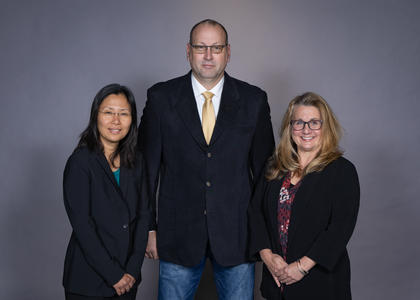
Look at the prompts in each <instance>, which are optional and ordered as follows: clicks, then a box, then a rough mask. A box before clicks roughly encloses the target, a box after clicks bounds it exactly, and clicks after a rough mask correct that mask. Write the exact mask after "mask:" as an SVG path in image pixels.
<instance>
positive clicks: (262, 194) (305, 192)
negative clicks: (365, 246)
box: [249, 158, 360, 300]
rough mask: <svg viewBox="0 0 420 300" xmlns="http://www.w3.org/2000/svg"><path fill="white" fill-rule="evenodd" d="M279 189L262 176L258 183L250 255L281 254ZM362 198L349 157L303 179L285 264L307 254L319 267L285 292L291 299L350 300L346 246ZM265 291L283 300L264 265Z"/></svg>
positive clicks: (252, 211)
mask: <svg viewBox="0 0 420 300" xmlns="http://www.w3.org/2000/svg"><path fill="white" fill-rule="evenodd" d="M281 184H282V180H272V181H269V182H267V180H266V179H265V178H263V177H261V180H260V182H259V183H258V187H257V189H256V191H255V194H254V197H253V199H252V201H251V205H250V208H249V217H250V231H251V234H250V251H251V253H252V254H257V253H258V252H259V251H260V250H261V249H266V248H268V249H271V250H272V251H273V253H277V254H280V255H282V254H281V253H282V250H281V246H280V242H279V234H278V229H277V228H278V227H277V201H278V199H279V193H280V188H281ZM359 195H360V192H359V181H358V177H357V173H356V169H355V168H354V166H353V164H352V163H351V162H349V161H348V160H346V159H345V158H339V159H337V160H335V161H334V162H332V163H330V164H329V165H328V166H327V167H326V168H325V169H324V170H323V171H321V172H313V173H310V174H308V175H306V176H305V177H304V178H303V179H302V183H301V185H300V187H299V189H298V191H297V193H296V196H295V199H294V202H293V206H292V213H291V219H290V225H289V233H288V247H287V263H292V262H294V261H296V260H297V259H299V258H301V257H302V256H305V255H306V256H308V257H310V258H311V259H313V260H314V261H315V262H316V263H317V265H316V266H315V267H314V268H312V269H311V270H310V271H309V274H308V275H306V276H305V277H304V278H303V279H302V280H301V281H299V282H297V283H294V284H292V285H289V286H286V287H285V290H284V295H285V298H286V299H287V300H294V299H296V300H302V299H314V300H318V299H319V300H321V299H322V300H344V299H351V293H350V262H349V257H348V254H347V250H346V245H347V242H348V241H349V239H350V236H351V234H352V232H353V229H354V226H355V223H356V218H357V212H358V209H359ZM261 292H262V295H263V296H264V297H265V298H267V299H282V298H281V294H280V288H278V287H277V286H276V284H275V282H274V280H273V279H272V277H271V274H270V272H269V271H268V269H267V268H266V267H265V265H264V268H263V278H262V283H261Z"/></svg>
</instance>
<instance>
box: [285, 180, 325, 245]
mask: <svg viewBox="0 0 420 300" xmlns="http://www.w3.org/2000/svg"><path fill="white" fill-rule="evenodd" d="M317 177H318V176H317V173H310V174H308V175H306V176H305V177H304V178H303V179H302V182H301V184H300V186H299V189H298V190H297V192H296V195H295V199H294V201H293V205H292V212H291V215H290V225H289V232H288V237H287V239H288V241H287V244H288V247H289V245H291V244H292V242H293V239H294V237H295V235H296V231H297V229H298V227H299V224H300V221H301V220H302V217H301V214H302V212H303V211H305V209H306V206H307V205H308V203H309V202H310V199H311V196H310V194H311V193H312V192H313V187H314V185H315V184H316V180H315V179H316V178H317Z"/></svg>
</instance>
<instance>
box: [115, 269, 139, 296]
mask: <svg viewBox="0 0 420 300" xmlns="http://www.w3.org/2000/svg"><path fill="white" fill-rule="evenodd" d="M135 282H136V279H135V278H134V277H133V276H131V275H130V274H128V273H125V274H124V275H123V277H122V278H121V279H120V281H118V282H117V283H116V284H114V285H113V287H114V289H115V291H116V292H117V294H118V296H121V295H123V294H125V293H127V292H129V291H130V289H131V288H132V287H133V285H134V283H135Z"/></svg>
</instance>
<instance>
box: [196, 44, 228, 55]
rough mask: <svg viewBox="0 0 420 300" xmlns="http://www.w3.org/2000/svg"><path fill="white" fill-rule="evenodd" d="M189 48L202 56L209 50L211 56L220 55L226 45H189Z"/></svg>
mask: <svg viewBox="0 0 420 300" xmlns="http://www.w3.org/2000/svg"><path fill="white" fill-rule="evenodd" d="M190 46H191V48H193V49H194V51H195V52H196V53H199V54H204V53H206V52H207V49H210V51H211V53H213V54H220V53H222V52H223V49H225V47H226V46H227V45H212V46H205V45H193V44H190Z"/></svg>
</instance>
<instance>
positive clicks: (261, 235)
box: [248, 174, 271, 260]
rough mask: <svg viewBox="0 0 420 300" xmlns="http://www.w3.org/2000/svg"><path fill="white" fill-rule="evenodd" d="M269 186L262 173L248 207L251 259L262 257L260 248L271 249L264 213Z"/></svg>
mask: <svg viewBox="0 0 420 300" xmlns="http://www.w3.org/2000/svg"><path fill="white" fill-rule="evenodd" d="M267 188H268V183H267V180H266V179H265V176H264V174H261V176H260V179H259V180H258V183H257V186H256V188H255V191H254V195H253V197H252V199H251V202H250V204H249V207H248V227H249V228H248V232H249V244H248V249H249V256H250V259H251V260H257V259H258V260H259V259H260V257H259V251H260V250H262V249H271V243H270V237H269V232H268V228H267V225H266V216H265V214H264V211H265V210H264V203H265V201H266V200H267V199H266V198H265V197H266V194H267V193H266V190H267Z"/></svg>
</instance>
